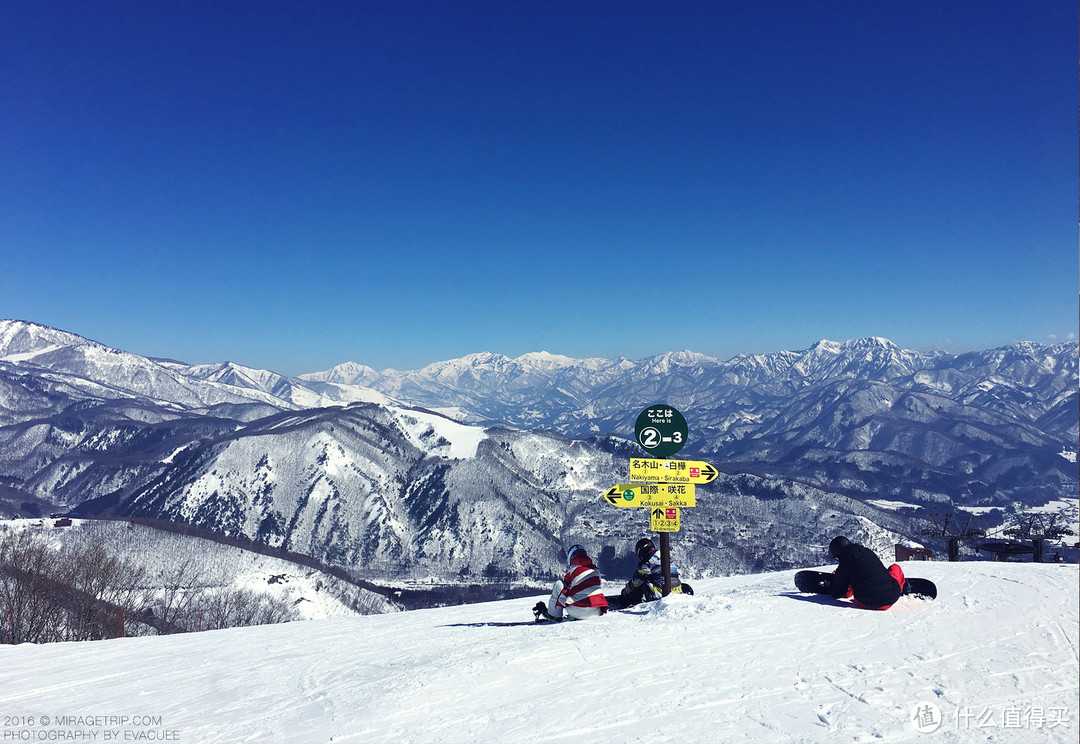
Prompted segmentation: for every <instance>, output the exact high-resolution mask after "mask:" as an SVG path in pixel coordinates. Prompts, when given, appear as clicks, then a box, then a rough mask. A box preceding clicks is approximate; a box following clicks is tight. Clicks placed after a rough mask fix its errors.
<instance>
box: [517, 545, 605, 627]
mask: <svg viewBox="0 0 1080 744" xmlns="http://www.w3.org/2000/svg"><path fill="white" fill-rule="evenodd" d="M566 564H567V566H568V567H569V570H568V571H567V572H566V575H565V576H563V577H562V579H560V580H558V581H556V582H555V584H554V585H553V586H552V587H551V597H549V598H548V601H547V605H545V604H544V603H543V602H537V603H536V606H535V607H534V608H533V614H534V615H536V620H537V622H545V621H546V622H559V621H561V620H563V619H564V618H566V617H569V618H570V619H571V620H584V619H585V618H588V617H597V616H598V615H603V614H604V613H605V612H607V610H608V603H607V599H606V598H605V597H604V590H603V589H602V588H601V587H600V571H598V570H597V568H596V564H595V563H593V560H592V558H590V557H589V554H588V553H587V552H586V551H585V548H584V547H582V546H581V545H574V546H572V547H571V548H570V549H569V550H568V551H566Z"/></svg>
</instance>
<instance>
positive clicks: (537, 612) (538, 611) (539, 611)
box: [533, 602, 547, 620]
mask: <svg viewBox="0 0 1080 744" xmlns="http://www.w3.org/2000/svg"><path fill="white" fill-rule="evenodd" d="M546 614H547V605H546V604H544V603H543V602H537V603H536V604H535V605H534V606H533V615H534V616H535V617H536V619H537V620H539V619H540V618H541V617H543V616H544V615H546Z"/></svg>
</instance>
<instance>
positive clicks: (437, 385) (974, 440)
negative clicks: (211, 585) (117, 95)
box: [0, 320, 1080, 580]
mask: <svg viewBox="0 0 1080 744" xmlns="http://www.w3.org/2000/svg"><path fill="white" fill-rule="evenodd" d="M1077 367H1078V353H1077V344H1075V343H1071V344H1062V345H1054V346H1043V345H1036V344H1031V343H1023V344H1015V345H1012V346H1008V347H1004V348H1001V349H993V350H988V351H983V352H973V353H970V354H962V355H948V354H943V353H932V354H926V353H921V352H914V351H908V350H903V349H900V348H899V347H897V346H896V345H894V344H892V343H891V342H889V341H887V340H884V339H876V338H871V339H860V340H855V341H848V342H844V343H836V342H831V341H821V342H818V343H817V344H814V345H813V346H812V347H811V348H810V349H808V350H805V351H798V352H789V351H782V352H776V353H773V354H764V355H754V356H751V355H743V356H739V357H736V358H734V359H731V360H729V361H720V360H718V359H715V358H712V357H708V356H704V355H701V354H695V353H692V352H679V353H669V354H663V355H659V356H657V357H653V358H650V359H646V360H641V361H631V360H628V359H615V360H603V359H587V360H574V359H570V358H567V357H560V356H556V355H552V354H546V353H536V354H527V355H524V356H521V357H518V358H516V359H509V358H507V357H504V356H500V355H495V354H475V355H470V356H467V357H464V358H462V359H458V360H452V361H447V362H440V363H437V364H433V365H429V366H428V367H425V368H423V369H421V370H417V371H411V372H399V371H394V370H385V371H383V372H375V371H374V370H372V369H370V368H368V367H364V366H362V365H359V364H352V363H350V364H344V365H339V366H338V367H335V368H334V369H331V370H327V371H325V372H319V373H312V374H306V375H301V376H299V377H286V376H283V375H279V374H276V373H273V372H270V371H266V370H257V369H252V368H249V367H244V366H242V365H238V364H234V363H231V362H223V363H220V364H212V365H188V364H184V363H182V362H179V361H176V360H169V359H151V358H146V357H142V356H139V355H137V354H132V353H129V352H124V351H120V350H117V349H112V348H109V347H107V346H105V345H103V344H100V343H97V342H94V341H91V340H88V339H85V338H82V337H80V336H77V335H75V334H71V333H68V332H65V331H61V330H57V329H53V328H48V327H45V326H41V325H38V324H34V323H29V322H25V321H13V320H8V321H0V513H3V514H7V515H9V516H27V515H36V514H39V513H48V512H67V513H72V514H77V515H84V516H141V517H153V518H163V519H170V520H175V521H183V522H189V523H192V524H196V525H199V526H201V527H206V528H209V529H212V530H216V531H220V532H222V533H224V534H229V535H236V536H243V537H247V538H250V539H255V540H258V541H260V542H264V543H266V544H268V545H271V546H277V547H281V548H282V549H286V550H289V551H292V552H297V553H303V554H306V555H311V556H312V557H315V558H317V559H319V560H321V561H324V562H326V563H328V564H333V565H338V566H343V567H347V568H348V569H349V570H351V571H353V572H355V573H356V574H357V575H358V576H362V577H366V578H376V579H378V578H383V579H389V578H393V579H395V580H399V579H409V578H414V579H418V578H428V577H436V578H439V579H441V580H459V579H467V578H473V579H475V578H477V577H481V578H487V579H491V580H495V579H506V580H521V579H529V578H534V579H535V578H546V577H548V576H549V575H550V574H551V573H552V572H553V570H554V569H555V567H557V566H558V564H559V563H560V558H559V555H560V553H561V549H562V547H563V546H564V545H566V544H570V543H572V542H582V543H585V544H588V545H591V546H593V547H594V550H595V552H596V553H597V554H598V555H600V556H601V558H602V559H604V560H606V561H607V562H608V564H609V565H612V566H615V565H618V564H620V561H623V560H624V558H623V556H624V554H625V549H626V545H627V544H632V543H633V542H634V540H635V539H636V538H637V537H640V536H641V535H642V534H645V533H647V532H648V522H647V519H646V518H645V517H643V515H642V514H641V513H640V510H634V509H617V508H613V507H611V506H609V505H608V504H606V503H605V502H603V500H602V499H601V498H600V494H601V493H602V492H603V491H605V490H606V489H607V488H609V487H610V486H611V485H614V484H616V483H621V482H625V481H626V479H627V463H628V460H629V458H630V457H636V456H640V455H641V454H642V453H641V450H640V449H639V448H638V447H637V446H636V444H634V443H633V441H632V436H633V420H634V418H635V417H636V415H637V413H638V412H639V411H640V410H641V409H642V408H643V407H645V406H648V405H651V404H654V403H657V402H664V403H666V404H668V405H672V406H675V407H677V408H679V410H680V411H682V412H683V414H684V415H685V416H686V418H687V420H688V422H689V426H690V437H689V442H688V445H687V447H686V448H685V449H684V451H683V452H680V453H679V456H680V457H684V456H692V457H698V456H700V457H703V458H705V459H707V460H708V461H709V462H711V463H712V464H714V465H716V467H717V468H718V469H719V470H720V471H721V472H722V474H721V476H720V477H718V478H717V480H716V481H714V482H713V483H712V484H710V485H709V486H699V498H698V504H699V506H698V507H696V508H694V509H692V510H690V509H688V510H684V513H685V515H686V516H684V518H683V521H684V529H683V531H682V532H680V533H679V535H678V538H677V539H675V540H673V541H672V544H673V554H674V556H675V558H676V559H677V560H679V561H681V562H682V564H683V565H684V566H693V568H694V570H696V571H697V572H698V574H700V575H715V574H721V573H730V572H736V571H745V570H754V569H757V570H765V569H779V568H785V567H789V566H794V565H809V564H813V563H820V560H821V552H820V551H821V546H822V545H824V544H825V543H827V541H828V537H829V536H830V535H832V534H838V533H840V532H848V533H850V534H851V535H852V536H853V537H854V538H859V539H863V540H866V541H868V542H871V543H877V544H879V546H880V547H881V549H882V550H889V549H890V548H889V546H890V545H891V542H893V541H895V540H897V539H900V538H902V537H904V536H907V537H910V536H915V535H917V534H918V532H919V529H920V523H919V522H918V520H917V517H918V516H919V515H920V513H929V512H930V511H934V510H938V511H941V510H951V509H955V508H956V507H987V506H1000V507H1008V508H1012V507H1014V506H1015V505H1017V504H1019V505H1021V506H1029V507H1031V506H1043V505H1045V504H1047V503H1052V502H1055V501H1058V500H1062V499H1071V500H1072V501H1073V502H1075V499H1076V491H1077V482H1078V478H1077V466H1076V451H1077V439H1078V425H1077V422H1078V419H1080V403H1078V370H1077ZM876 502H877V503H876ZM884 502H889V503H890V508H880V506H881V503H884ZM897 506H902V507H909V508H900V509H899V510H898V509H897Z"/></svg>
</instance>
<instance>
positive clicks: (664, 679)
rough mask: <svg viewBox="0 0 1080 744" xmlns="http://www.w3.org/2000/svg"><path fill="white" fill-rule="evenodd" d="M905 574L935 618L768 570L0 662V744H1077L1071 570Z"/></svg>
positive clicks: (147, 640) (76, 648) (115, 643)
mask: <svg viewBox="0 0 1080 744" xmlns="http://www.w3.org/2000/svg"><path fill="white" fill-rule="evenodd" d="M904 565H905V568H906V569H907V571H908V573H909V574H911V575H914V576H924V577H927V578H930V579H933V580H934V581H935V582H936V583H937V585H938V587H939V590H940V594H939V596H938V599H937V600H936V601H929V600H921V599H916V598H912V597H904V598H901V600H900V602H899V603H898V604H897V605H896V606H894V607H893V609H891V610H889V611H887V612H871V611H867V610H859V609H855V608H854V607H852V606H850V605H847V604H845V603H842V602H837V601H835V600H831V599H828V598H823V597H817V596H810V595H802V594H798V593H796V592H795V591H794V590H793V584H792V577H793V576H794V572H793V571H784V572H779V573H770V574H760V575H751V576H739V577H728V578H720V579H708V580H701V581H698V582H695V585H696V586H695V588H696V589H697V594H696V595H695V596H693V597H679V596H673V597H669V598H667V599H665V600H663V601H661V602H658V603H654V604H651V605H648V606H644V607H640V608H636V609H633V610H630V611H624V612H617V613H609V614H608V615H607V616H605V617H602V618H598V619H594V620H586V621H581V622H568V623H563V624H559V625H534V624H532V623H528V624H524V625H500V623H512V622H517V621H527V620H531V617H532V616H531V614H530V607H531V606H532V605H533V604H534V603H535V602H536V600H537V599H538V598H527V599H519V600H510V601H504V602H493V603H483V604H472V605H464V606H459V607H449V608H440V609H432V610H419V611H413V612H406V613H397V614H391V615H373V616H365V617H354V618H335V619H328V620H318V621H307V622H296V623H290V624H286V625H275V626H261V627H255V628H243V629H233V630H223V631H214V632H207V633H197V634H189V635H182V636H164V637H144V638H130V639H117V640H112V641H100V642H93V643H83V644H58V645H48V646H31V645H20V646H0V716H3V718H2V719H0V725H3V727H4V728H3V730H2V731H0V739H2V738H4V737H5V736H7V739H4V740H16V741H19V740H26V741H38V740H61V739H62V737H63V735H64V734H73V733H76V732H87V733H89V734H92V733H93V732H98V734H99V735H98V736H97V737H96V740H97V741H104V740H106V737H105V736H104V734H103V732H104V731H105V730H106V729H108V730H111V731H116V732H119V733H118V734H117V735H116V736H115V737H113V738H112V739H111V740H115V741H123V740H138V739H137V737H139V735H140V734H142V735H143V739H142V740H152V739H150V737H149V736H148V735H149V734H151V733H152V734H153V735H154V737H155V738H156V740H159V741H160V740H173V741H182V742H195V743H200V744H201V743H202V742H229V743H230V744H232V743H235V742H302V743H311V742H335V743H337V742H575V743H576V742H581V741H592V742H631V741H633V742H650V744H652V743H654V742H877V741H887V742H899V741H913V742H914V741H918V742H969V741H979V742H984V741H988V742H1042V741H1053V742H1075V741H1076V740H1077V731H1078V725H1077V719H1078V717H1080V712H1078V699H1077V694H1078V666H1077V635H1078V622H1080V621H1078V599H1080V598H1078V576H1077V567H1076V566H1074V565H1072V566H1062V565H1053V564H1049V565H1038V564H1011V563H1010V564H1005V563H989V562H976V563H907V564H904ZM611 589H614V586H613V585H612V586H611ZM919 726H923V727H924V728H927V729H928V730H929V729H930V728H934V727H935V726H936V727H937V728H936V731H933V732H932V733H928V734H927V733H921V732H920V730H919V728H918V727H919ZM23 732H29V734H30V736H31V738H19V737H21V736H22V734H23ZM56 732H61V733H60V734H59V735H58V734H57V733H56ZM43 735H44V736H43ZM166 736H170V737H171V739H166V738H165V737H166ZM125 737H126V738H125ZM63 740H75V739H74V738H72V737H70V736H68V737H67V738H66V739H63ZM81 740H84V741H89V740H94V739H93V737H90V736H87V737H82V738H81Z"/></svg>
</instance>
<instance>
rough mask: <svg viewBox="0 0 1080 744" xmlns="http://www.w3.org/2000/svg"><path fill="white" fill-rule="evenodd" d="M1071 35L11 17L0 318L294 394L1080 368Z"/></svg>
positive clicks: (115, 15)
mask: <svg viewBox="0 0 1080 744" xmlns="http://www.w3.org/2000/svg"><path fill="white" fill-rule="evenodd" d="M1077 24H1078V18H1077V8H1076V7H1075V3H1062V2H1050V1H1048V0H1047V1H1043V0H1039V1H1038V2H1016V1H1013V2H1002V3H999V2H979V3H974V2H940V0H925V1H921V0H913V1H912V2H905V3H889V2H865V0H858V1H852V2H805V1H804V0H799V1H797V2H796V1H792V2H763V3H728V2H688V1H680V2H657V1H656V0H649V1H647V2H635V1H633V0H620V1H619V2H615V1H614V0H611V1H607V0H574V1H573V2H571V1H569V0H567V1H565V2H561V1H559V0H547V1H545V2H539V1H538V2H528V1H527V0H523V1H522V2H482V1H477V0H470V1H469V2H434V1H433V0H428V1H427V2H408V1H402V0H395V1H394V2H392V3H386V2H379V3H375V2H359V1H357V2H320V3H300V2H273V1H271V2H258V3H255V2H241V3H234V2H221V1H217V2H151V3H148V2H142V1H139V2H135V1H131V2H110V3H83V2H74V1H72V2H49V1H47V0H46V1H44V2H42V1H41V0H33V1H32V2H23V1H22V0H14V1H10V2H5V3H3V5H0V86H2V87H0V90H2V95H0V173H2V174H3V175H2V177H0V317H8V318H21V319H26V320H33V321H36V322H40V323H44V324H47V325H52V326H56V327H59V328H63V329H64V330H68V331H72V332H75V333H79V334H81V335H84V336H87V337H90V338H93V339H95V340H99V341H102V342H104V343H107V344H109V345H112V346H116V347H119V348H123V349H127V350H129V351H133V352H136V353H140V354H145V355H149V356H171V357H175V358H180V359H183V360H184V361H188V362H192V363H202V362H212V361H222V360H226V359H228V360H232V361H236V362H239V363H243V364H247V365H251V366H255V367H263V368H268V369H273V370H275V371H278V372H282V373H286V374H298V373H301V372H308V371H316V370H321V369H325V368H328V367H330V366H332V365H334V364H337V363H339V362H343V361H347V360H351V361H356V362H361V363H364V364H368V365H370V366H373V367H376V368H378V369H383V368H386V367H395V368H398V369H415V368H418V367H420V366H423V365H424V364H427V363H430V362H433V361H438V360H442V359H450V358H454V357H458V356H462V355H465V354H468V353H472V352H479V351H491V352H497V353H502V354H506V355H508V356H517V355H519V354H523V353H526V352H529V351H540V350H546V351H550V352H553V353H559V354H566V355H568V356H573V357H589V356H603V357H615V356H626V357H629V358H632V359H639V358H643V357H646V356H650V355H653V354H657V353H660V352H663V351H676V350H682V349H692V350H694V351H699V352H703V353H706V354H712V355H715V356H719V357H721V358H729V357H730V356H733V355H735V354H737V353H741V352H764V351H775V350H779V349H803V348H807V347H808V346H810V345H811V344H813V343H814V342H815V341H816V340H818V339H820V338H831V339H835V340H844V339H849V338H857V337H863V336H885V337H888V338H891V339H892V340H893V341H895V342H896V343H898V344H900V345H901V346H905V347H908V348H917V349H935V348H943V349H946V350H951V351H962V350H967V349H974V348H988V347H993V346H999V345H1003V344H1007V343H1010V342H1012V341H1014V340H1021V339H1023V340H1034V341H1038V342H1051V341H1053V340H1064V339H1067V338H1070V337H1071V338H1075V335H1076V332H1077V324H1078V311H1080V308H1078V289H1080V287H1078V272H1080V265H1078V264H1080V259H1078V256H1080V253H1078V248H1077V239H1078V230H1077V196H1078V182H1077V163H1078V147H1077V131H1078V120H1077V110H1078V105H1080V104H1078V84H1077V79H1076V64H1077V58H1078V47H1077V40H1076V28H1077Z"/></svg>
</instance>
